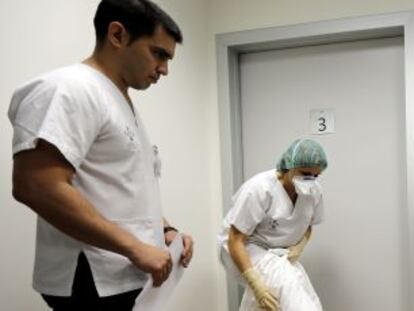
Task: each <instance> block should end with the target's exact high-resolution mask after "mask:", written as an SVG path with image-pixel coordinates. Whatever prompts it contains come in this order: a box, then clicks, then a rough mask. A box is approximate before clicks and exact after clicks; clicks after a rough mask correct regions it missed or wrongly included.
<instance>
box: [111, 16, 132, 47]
mask: <svg viewBox="0 0 414 311" xmlns="http://www.w3.org/2000/svg"><path fill="white" fill-rule="evenodd" d="M106 39H107V41H108V43H109V44H110V45H111V46H112V47H114V48H115V49H119V48H121V47H123V46H126V45H128V43H129V33H128V31H127V30H126V29H125V27H124V25H122V24H121V23H120V22H111V23H110V24H109V25H108V33H107V38H106Z"/></svg>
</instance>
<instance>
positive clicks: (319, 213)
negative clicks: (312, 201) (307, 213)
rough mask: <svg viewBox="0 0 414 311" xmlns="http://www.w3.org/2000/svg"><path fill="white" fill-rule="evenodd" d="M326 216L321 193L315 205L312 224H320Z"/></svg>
mask: <svg viewBox="0 0 414 311" xmlns="http://www.w3.org/2000/svg"><path fill="white" fill-rule="evenodd" d="M323 218H324V204H323V196H322V195H321V196H320V198H319V200H318V202H317V203H316V205H315V209H314V213H313V217H312V225H319V224H320V223H321V222H322V221H323Z"/></svg>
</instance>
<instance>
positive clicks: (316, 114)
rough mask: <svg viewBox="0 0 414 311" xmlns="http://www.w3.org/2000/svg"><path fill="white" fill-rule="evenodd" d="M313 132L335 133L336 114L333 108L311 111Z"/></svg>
mask: <svg viewBox="0 0 414 311" xmlns="http://www.w3.org/2000/svg"><path fill="white" fill-rule="evenodd" d="M310 122H311V130H312V134H318V135H322V134H329V133H335V115H334V111H333V109H315V110H311V111H310Z"/></svg>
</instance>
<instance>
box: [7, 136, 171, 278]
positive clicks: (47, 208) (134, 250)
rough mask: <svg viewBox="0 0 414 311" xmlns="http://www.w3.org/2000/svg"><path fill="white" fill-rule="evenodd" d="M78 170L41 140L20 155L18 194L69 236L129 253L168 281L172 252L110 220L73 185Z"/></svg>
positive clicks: (15, 170)
mask: <svg viewBox="0 0 414 311" xmlns="http://www.w3.org/2000/svg"><path fill="white" fill-rule="evenodd" d="M74 174H75V171H74V169H73V167H72V166H71V165H70V164H69V163H68V162H67V161H66V159H65V158H64V157H63V155H62V154H61V153H60V152H59V150H58V149H57V148H55V147H54V146H53V145H51V144H49V143H47V142H45V141H40V142H39V144H38V146H37V148H36V149H33V150H29V151H23V152H20V153H18V154H16V155H15V157H14V166H13V196H14V198H15V199H16V200H17V201H19V202H22V203H24V204H25V205H27V206H28V207H30V208H31V209H32V210H33V211H35V212H36V213H37V214H38V215H39V216H40V217H42V218H43V219H45V220H46V221H47V222H49V223H50V224H52V225H53V226H55V227H56V228H57V229H59V230H61V231H62V232H64V233H66V234H67V235H69V236H71V237H73V238H75V239H77V240H79V241H82V242H84V243H87V244H91V245H94V246H97V247H100V248H103V249H106V250H109V251H113V252H116V253H119V254H121V255H124V256H125V257H128V258H129V259H130V260H131V262H132V263H133V264H134V265H136V266H137V267H138V268H139V269H141V270H143V271H145V272H147V273H150V274H152V277H153V279H154V285H155V286H158V285H160V284H162V282H163V281H165V280H166V279H167V278H168V275H169V273H170V271H171V258H170V255H169V253H168V252H167V251H165V250H161V249H159V248H156V247H153V246H151V245H148V244H145V243H142V242H141V241H139V240H138V239H137V238H136V237H134V236H133V235H132V234H130V233H129V232H128V231H126V230H124V229H122V228H121V227H119V226H118V225H116V224H115V223H113V222H111V221H109V220H107V219H105V218H104V217H103V216H102V215H101V214H100V213H99V212H98V211H97V210H96V209H95V208H94V207H93V205H92V204H91V203H90V202H89V201H88V200H87V199H86V198H84V197H83V196H82V194H81V193H80V192H79V191H78V190H77V189H76V188H75V187H73V186H72V182H71V181H72V177H73V175H74ZM108 203H109V204H112V203H113V204H115V203H116V202H108Z"/></svg>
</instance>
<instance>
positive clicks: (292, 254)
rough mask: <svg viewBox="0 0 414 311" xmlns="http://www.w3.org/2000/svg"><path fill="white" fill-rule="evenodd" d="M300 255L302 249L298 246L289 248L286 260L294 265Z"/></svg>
mask: <svg viewBox="0 0 414 311" xmlns="http://www.w3.org/2000/svg"><path fill="white" fill-rule="evenodd" d="M301 254H302V248H301V247H298V246H296V245H295V246H290V247H289V254H288V259H289V261H290V262H291V263H295V262H296V261H298V259H299V257H300V255H301Z"/></svg>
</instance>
